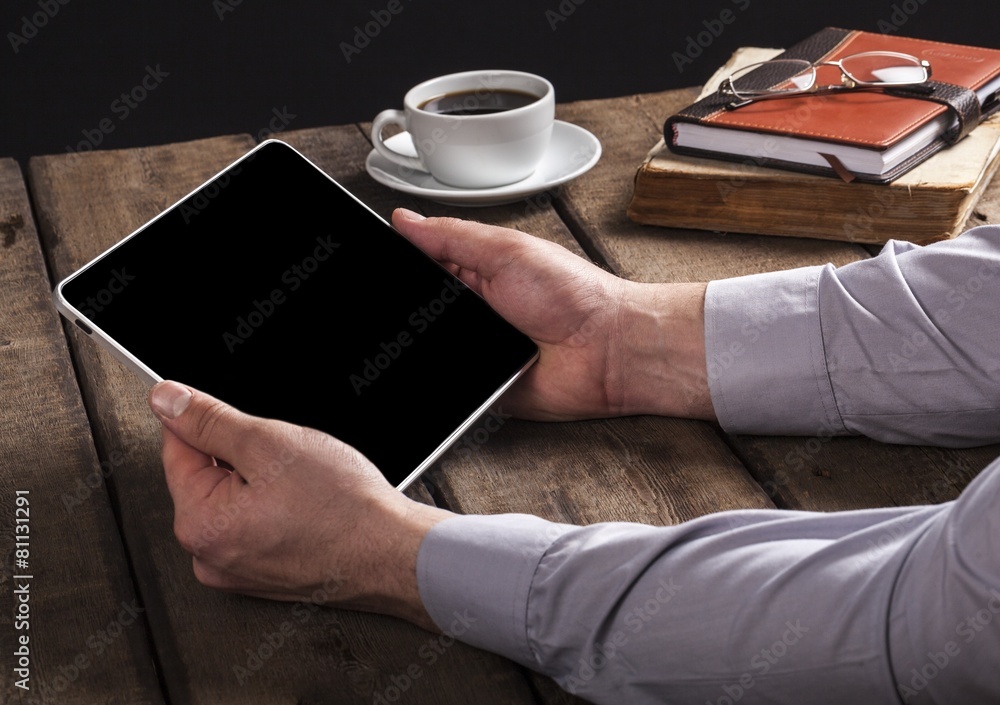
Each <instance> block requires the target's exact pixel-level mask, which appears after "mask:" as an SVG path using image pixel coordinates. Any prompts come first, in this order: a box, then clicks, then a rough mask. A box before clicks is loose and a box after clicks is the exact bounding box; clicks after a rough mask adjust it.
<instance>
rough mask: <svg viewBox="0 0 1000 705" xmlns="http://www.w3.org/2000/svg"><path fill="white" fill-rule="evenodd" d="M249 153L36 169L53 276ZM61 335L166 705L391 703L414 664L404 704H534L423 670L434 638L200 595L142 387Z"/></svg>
mask: <svg viewBox="0 0 1000 705" xmlns="http://www.w3.org/2000/svg"><path fill="white" fill-rule="evenodd" d="M252 146H253V142H252V140H251V138H250V137H249V136H233V137H220V138H215V139H210V140H200V141H197V142H189V143H184V144H173V145H167V146H163V147H153V148H147V149H135V150H126V151H108V152H91V153H87V154H67V155H59V156H53V157H41V158H35V159H33V160H32V161H31V163H30V176H31V183H32V187H33V191H34V196H35V203H36V207H37V210H38V213H39V219H40V225H41V228H42V231H43V237H44V241H45V243H46V245H47V249H48V253H49V261H50V265H51V268H52V270H53V272H54V274H55V276H56V277H58V278H62V277H64V276H66V275H67V274H69V273H70V272H72V271H74V270H75V269H76V268H77V267H79V266H80V265H82V264H84V263H85V262H86V261H88V260H89V259H90V258H91V257H93V256H94V255H96V254H98V253H99V252H100V251H102V250H103V249H105V248H106V247H108V246H109V245H111V244H113V243H114V242H116V241H117V240H118V239H120V238H121V237H123V236H125V235H127V234H128V233H129V232H131V231H132V230H133V229H134V228H136V227H138V226H139V225H141V224H142V223H143V222H145V221H146V220H147V219H149V218H150V217H152V216H154V215H155V214H156V213H158V212H160V211H161V210H162V209H163V208H165V207H166V206H168V205H170V204H171V203H173V202H174V201H176V200H177V199H178V198H180V197H181V196H183V195H184V194H185V193H187V192H188V191H190V190H191V189H192V188H194V187H196V186H197V185H198V184H200V183H202V182H203V181H204V180H205V179H207V178H209V177H210V176H211V175H212V174H213V173H215V172H217V171H218V170H220V169H222V168H223V167H225V166H226V165H227V164H229V163H230V162H232V161H233V160H234V159H235V158H237V157H238V156H240V155H241V154H243V153H244V152H246V151H247V150H248V149H249V148H250V147H252ZM68 330H69V335H70V339H71V344H72V347H73V350H74V353H75V355H76V359H77V363H78V367H79V369H80V376H81V380H82V383H83V389H84V392H85V398H86V402H87V407H88V410H89V412H90V417H91V418H92V419H93V420H94V427H95V436H96V438H97V441H98V446H99V450H100V451H101V453H102V455H103V454H107V453H108V452H113V451H114V450H116V449H125V450H124V451H123V452H124V453H125V456H126V458H127V463H126V464H125V466H124V467H123V468H122V471H121V472H118V473H116V474H115V475H114V476H113V477H112V478H111V482H110V485H111V490H112V496H113V498H114V500H115V501H116V503H117V505H118V508H119V512H120V515H121V522H122V526H123V529H124V532H125V536H126V538H127V545H128V549H129V553H130V555H131V558H132V561H133V564H134V567H135V573H136V579H137V581H138V583H139V585H140V589H141V591H142V594H143V596H144V598H146V605H147V610H148V616H149V622H150V624H151V627H152V632H153V640H154V644H155V647H156V653H157V656H158V658H159V663H160V666H161V669H162V679H163V682H164V683H165V685H166V687H167V691H168V696H169V700H170V701H171V702H177V703H297V702H330V701H331V700H334V701H336V702H338V703H370V702H372V701H373V699H374V698H375V697H376V696H378V695H380V696H382V697H387V696H392V695H393V694H394V693H397V692H398V689H399V683H400V682H403V681H402V680H401V679H402V678H403V677H405V676H406V674H407V671H408V669H409V668H410V667H411V666H412V665H414V664H415V665H416V666H417V667H419V668H420V674H421V675H420V677H419V678H418V679H416V680H413V681H412V683H411V684H410V685H409V686H408V688H407V690H406V693H405V695H406V702H414V703H424V702H426V703H443V702H456V703H457V702H471V701H473V700H478V699H480V698H484V700H483V701H484V702H495V703H500V702H533V699H532V696H531V691H530V688H529V687H528V685H527V683H526V681H524V679H523V677H520V675H519V674H518V673H514V674H513V676H516V678H515V677H509V676H510V673H509V671H508V672H506V673H499V674H498V673H497V670H496V668H495V667H493V665H492V664H485V665H484V664H483V663H482V662H481V661H480V660H479V659H478V658H469V657H468V651H467V650H464V649H463V648H460V647H449V648H447V649H445V650H444V653H443V654H440V655H438V656H437V658H436V659H435V660H434V662H433V663H430V662H429V661H428V660H427V658H426V654H427V653H429V652H428V651H427V649H428V645H429V644H431V642H432V641H433V640H434V639H435V638H436V637H433V636H432V635H430V634H428V633H427V632H424V631H422V630H420V629H418V628H416V627H413V626H411V625H409V624H406V623H403V622H401V621H398V620H394V619H390V618H387V617H381V616H376V615H367V614H361V613H355V612H348V611H342V610H334V609H318V608H317V609H313V608H314V607H316V605H314V604H311V603H306V604H303V603H299V604H297V605H296V604H289V603H278V602H270V601H266V600H256V599H251V598H246V597H242V596H237V595H229V594H224V593H220V592H217V591H214V590H210V589H208V588H204V587H202V586H200V585H199V584H198V583H197V582H196V581H195V579H194V577H193V574H192V572H191V566H190V558H189V557H188V556H187V555H186V554H185V553H184V552H183V551H182V550H181V549H180V547H179V546H178V545H177V543H176V541H175V540H174V538H173V532H172V523H173V509H172V506H171V502H170V498H169V495H168V492H167V489H166V485H165V482H164V479H163V472H162V468H161V464H160V459H159V429H158V427H157V426H158V425H157V423H156V421H155V419H154V418H153V417H152V415H151V414H150V413H149V412H148V410H147V408H146V401H145V396H146V389H145V388H144V386H143V384H142V383H141V382H139V381H138V380H137V379H136V378H135V377H133V376H132V375H131V374H130V373H129V372H127V371H126V370H125V369H124V368H123V367H122V366H120V365H119V364H118V363H117V362H116V361H115V360H114V359H113V358H112V357H111V356H110V355H107V354H105V353H104V352H103V350H102V349H101V348H99V347H98V346H96V345H94V344H93V343H92V342H91V341H88V340H84V339H83V336H82V335H77V331H76V330H75V328H73V327H72V326H70V327H69V328H68ZM275 635H278V636H275ZM275 643H280V645H279V646H274V644H275ZM421 649H423V651H422V650H421ZM239 669H245V670H243V671H240V670H239ZM459 674H461V677H459ZM394 689H396V690H394ZM483 693H486V694H487V695H483ZM397 697H399V696H398V695H397Z"/></svg>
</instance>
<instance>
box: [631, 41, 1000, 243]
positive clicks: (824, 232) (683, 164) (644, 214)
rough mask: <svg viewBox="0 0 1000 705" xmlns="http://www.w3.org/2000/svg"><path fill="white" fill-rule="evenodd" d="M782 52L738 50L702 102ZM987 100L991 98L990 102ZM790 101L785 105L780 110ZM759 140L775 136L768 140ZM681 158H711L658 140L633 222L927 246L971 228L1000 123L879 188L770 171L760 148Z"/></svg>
mask: <svg viewBox="0 0 1000 705" xmlns="http://www.w3.org/2000/svg"><path fill="white" fill-rule="evenodd" d="M894 39H898V38H894ZM937 53H939V54H940V53H948V52H944V51H938V52H937ZM951 53H954V52H951ZM780 54H782V52H781V50H776V49H760V48H744V49H740V50H738V51H737V52H736V53H735V54H734V55H733V57H732V58H731V59H730V60H729V62H727V63H726V65H725V66H723V67H722V68H720V69H719V71H718V72H716V74H715V75H714V76H713V77H712V78H711V79H710V80H709V81H708V83H706V84H705V87H704V89H703V91H702V93H701V96H700V97H699V102H700V101H702V100H707V101H711V100H715V98H714V97H713V96H717V94H718V87H719V85H720V84H721V83H722V82H723V80H724V79H726V78H727V77H729V76H730V75H732V74H733V73H734V72H735V71H738V70H739V69H741V68H742V67H746V66H750V65H752V64H756V63H758V62H761V61H767V60H769V59H773V58H774V57H776V56H778V55H780ZM786 55H787V53H786ZM933 63H934V62H932V65H933ZM938 63H940V62H938ZM992 80H995V77H994V79H991V80H987V81H983V83H984V84H985V85H986V88H988V89H989V90H990V91H995V87H993V86H992V82H991V81H992ZM844 97H845V96H840V95H838V96H821V97H820V96H808V97H796V98H781V99H776V100H770V101H766V103H767V105H766V106H765V107H766V110H767V111H772V112H773V111H775V110H779V109H786V108H791V109H794V108H795V103H798V104H799V105H801V104H802V101H817V100H819V101H829V100H841V99H843V98H844ZM873 99H874V94H868V97H867V98H862V101H864V100H873ZM883 99H884V98H883ZM989 100H990V96H989V95H987V96H986V101H985V102H988V101H989ZM792 101H795V103H792ZM782 103H785V105H784V106H781V107H779V106H780V104H782ZM698 105H699V103H695V106H698ZM929 105H931V106H932V107H934V106H933V104H929ZM695 106H692V107H695ZM984 107H985V106H984ZM740 109H742V108H740ZM942 110H944V108H943V106H942ZM684 112H685V111H682V112H681V114H682V115H683V114H684ZM694 112H697V111H694ZM733 112H734V113H736V112H739V110H735V111H733ZM761 113H762V114H763V113H764V111H761ZM800 114H802V113H801V112H800ZM945 114H947V113H945ZM676 118H677V116H672V117H671V118H670V120H668V122H667V131H666V135H665V136H666V137H668V138H669V137H676V130H673V126H674V125H675V124H676ZM934 119H936V120H937V122H938V124H940V125H942V126H943V128H944V129H947V128H948V127H949V124H948V123H947V122H945V121H943V120H942V119H941V117H940V116H934ZM699 127H700V126H699ZM713 127H714V126H713ZM726 127H727V126H725V125H723V126H722V129H720V130H717V131H716V133H715V134H714V135H713V136H712V137H711V139H709V140H707V141H706V142H705V144H704V145H703V147H704V146H708V147H712V146H713V145H716V144H724V145H727V147H728V146H729V145H731V144H733V140H729V139H725V138H728V135H729V132H727V131H726ZM804 129H805V130H808V129H809V128H808V126H806V127H805V128H804ZM733 132H734V134H736V137H737V141H739V140H744V141H745V139H744V138H746V137H747V136H752V135H753V133H751V132H748V131H746V130H745V129H742V130H739V132H738V133H736V132H735V131H733ZM757 136H760V137H763V138H764V139H767V138H768V137H769V135H767V134H766V133H764V134H761V135H757ZM768 145H769V147H770V146H771V145H773V142H769V143H768ZM673 146H674V148H675V149H676V148H677V147H676V145H673ZM681 151H688V152H690V151H698V152H699V153H701V154H710V155H711V157H713V158H706V157H702V156H692V155H691V154H681V153H677V152H676V151H672V150H671V149H670V146H668V145H667V143H666V141H665V140H660V142H659V143H658V144H657V145H656V146H655V147H654V148H653V149H652V150H651V151H650V152H649V154H648V155H647V157H646V159H645V161H644V162H643V163H642V165H641V166H640V167H639V169H638V172H637V174H636V178H635V188H634V191H633V196H632V200H631V202H630V203H629V206H628V215H629V217H630V218H631V219H632V220H634V221H636V222H639V223H644V224H649V225H660V226H668V227H675V228H693V229H702V230H713V231H726V232H745V233H756V234H769V235H785V236H798V237H814V238H823V239H831V240H845V241H851V242H859V243H872V244H881V243H884V242H885V241H887V240H889V239H897V240H909V241H911V242H915V243H920V244H924V243H929V242H934V241H936V240H941V239H946V238H949V237H953V236H955V235H957V234H958V233H960V232H962V230H964V229H965V227H966V225H965V224H966V222H967V220H968V218H969V215H970V214H971V212H972V210H973V209H974V207H975V205H976V203H977V201H978V200H979V198H980V196H981V195H982V193H983V191H984V190H985V188H986V186H987V185H988V184H989V182H990V179H991V178H992V177H993V175H994V173H995V172H996V170H997V168H998V166H1000V118H998V117H993V118H989V119H986V120H984V121H983V122H982V123H981V124H980V125H979V126H978V127H976V128H975V129H973V130H971V132H969V133H968V135H967V136H966V137H964V138H963V139H961V140H959V141H958V142H957V143H955V144H954V145H951V146H948V147H946V148H941V149H940V150H937V149H935V150H933V151H932V152H931V154H932V156H926V155H924V156H921V157H920V158H917V159H914V160H912V162H911V163H910V164H909V165H908V166H907V170H905V171H904V173H902V175H900V176H897V177H896V178H895V179H893V180H890V181H888V182H887V183H875V182H873V181H874V180H876V179H877V177H876V179H861V180H851V181H846V180H844V179H842V178H837V176H836V173H835V170H833V169H830V170H829V171H830V175H818V173H819V172H818V171H817V173H799V172H798V171H795V170H789V169H796V168H798V167H797V165H794V164H792V165H789V164H787V163H785V162H783V163H782V164H781V165H782V167H784V168H770V167H768V166H764V164H768V163H775V162H774V161H770V162H769V160H768V159H766V158H762V156H761V155H760V154H755V153H754V149H752V148H751V149H749V150H747V151H748V153H747V154H732V153H724V154H711V152H710V150H706V149H701V150H685V149H683V148H682V149H681ZM723 160H725V161H723ZM807 170H814V171H816V168H815V167H808V168H807Z"/></svg>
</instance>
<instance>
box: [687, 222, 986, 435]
mask: <svg viewBox="0 0 1000 705" xmlns="http://www.w3.org/2000/svg"><path fill="white" fill-rule="evenodd" d="M998 302H1000V226H983V227H979V228H974V229H973V230H970V231H968V232H966V233H964V234H963V235H961V236H959V237H957V238H955V239H954V240H949V241H945V242H940V243H935V244H933V245H928V246H926V247H919V246H916V245H913V244H910V243H904V242H897V241H890V242H889V243H888V244H886V246H885V247H884V248H883V249H882V251H881V253H880V254H879V255H878V256H877V257H874V258H871V259H868V260H863V261H860V262H855V263H852V264H849V265H845V266H843V267H840V268H835V267H833V266H832V265H826V266H823V267H807V268H802V269H796V270H790V271H786V272H775V273H769V274H758V275H751V276H747V277H738V278H734V279H727V280H722V281H715V282H712V283H710V284H709V287H708V291H707V294H706V302H705V345H706V359H707V364H708V376H709V388H710V392H711V395H712V402H713V404H714V405H715V410H716V414H717V415H718V418H719V422H720V423H721V425H722V427H723V428H724V429H726V430H727V431H729V432H734V433H762V434H793V435H823V434H826V435H832V434H845V433H852V434H862V435H866V436H870V437H872V438H876V439H878V440H882V441H886V442H891V443H918V444H925V443H926V444H935V445H945V446H959V447H960V446H972V445H981V444H985V443H991V442H995V441H997V440H1000V306H998Z"/></svg>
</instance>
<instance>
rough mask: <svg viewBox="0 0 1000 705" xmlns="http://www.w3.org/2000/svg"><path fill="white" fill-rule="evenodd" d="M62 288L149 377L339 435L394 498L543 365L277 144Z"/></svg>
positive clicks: (431, 265) (438, 272)
mask: <svg viewBox="0 0 1000 705" xmlns="http://www.w3.org/2000/svg"><path fill="white" fill-rule="evenodd" d="M62 291H63V295H64V297H65V298H66V300H67V301H68V302H69V303H70V304H71V305H73V306H75V307H76V308H77V309H78V310H79V311H80V312H81V313H83V314H84V316H86V317H87V318H88V319H89V320H90V321H92V322H93V323H94V324H95V325H96V326H98V327H100V328H101V329H102V330H103V331H104V332H105V333H106V334H107V335H108V336H110V337H111V338H113V339H114V340H115V341H117V343H118V344H119V345H120V346H121V347H123V348H124V349H125V350H127V351H128V352H129V353H130V354H131V355H132V356H134V357H135V358H137V359H138V360H140V361H142V362H143V363H144V364H145V365H146V366H147V367H149V368H150V369H151V370H153V371H154V372H155V373H156V374H157V375H159V376H160V377H162V378H164V379H174V380H177V381H180V382H183V383H186V384H189V385H191V386H194V387H196V388H199V389H202V390H204V391H206V392H209V393H210V394H213V395H214V396H217V397H219V398H220V399H223V400H225V401H227V402H228V403H230V404H233V405H234V406H236V407H237V408H240V409H242V410H243V411H246V412H248V413H251V414H256V415H260V416H266V417H272V418H279V419H283V420H286V421H291V422H293V423H297V424H301V425H305V426H310V427H313V428H317V429H320V430H323V431H326V432H328V433H330V434H332V435H334V436H337V437H338V438H340V439H342V440H344V441H346V442H347V443H349V444H351V445H353V446H355V447H356V448H358V449H359V450H361V452H363V453H364V454H365V455H366V456H367V457H368V458H369V459H370V460H372V462H374V463H375V464H376V465H377V466H378V467H379V468H380V469H381V470H382V472H383V473H385V475H386V477H387V479H388V480H389V481H390V482H391V483H392V484H394V485H399V483H401V482H402V481H403V480H405V479H406V478H407V477H408V476H409V475H410V474H411V473H412V472H413V471H414V470H415V469H416V468H417V467H418V466H419V465H420V464H421V463H423V462H424V461H425V460H426V459H427V458H428V457H429V456H430V455H431V454H432V453H434V451H435V450H436V449H437V448H438V447H439V446H440V445H441V444H442V443H443V442H445V441H446V440H447V439H448V438H449V436H451V435H452V434H453V433H454V432H455V430H456V429H457V428H459V426H460V425H461V424H462V423H463V422H465V421H466V420H467V419H469V418H470V416H472V415H473V414H474V413H475V412H476V410H477V409H479V407H480V406H481V405H482V404H484V403H485V402H486V401H487V400H488V399H489V398H490V397H491V396H492V395H493V394H494V393H495V392H496V391H497V390H498V389H499V388H500V387H501V386H502V385H504V384H505V383H506V382H507V381H508V380H510V379H511V378H512V377H513V376H514V375H516V374H517V373H518V371H519V370H521V369H522V368H523V367H524V366H525V365H526V364H527V363H528V362H529V361H530V360H531V358H532V357H533V356H534V355H535V353H536V348H535V345H534V343H533V342H532V341H531V340H530V339H529V338H527V337H526V336H524V335H522V334H521V333H519V332H518V331H517V330H515V329H514V328H513V327H511V326H510V325H508V324H507V323H506V322H505V321H504V320H503V319H501V318H500V317H499V316H498V315H497V314H496V313H494V312H493V311H492V310H491V309H490V308H489V307H488V306H487V305H486V304H485V302H484V301H483V300H482V299H480V298H479V297H478V296H477V295H475V294H474V293H473V292H472V291H470V290H468V289H465V288H464V286H463V285H462V284H461V282H459V281H458V280H457V279H456V278H454V277H453V276H452V275H450V274H449V273H448V272H446V271H445V270H444V269H443V268H441V267H440V266H439V265H437V263H435V262H433V261H432V260H431V259H430V258H428V257H426V256H425V255H424V254H423V253H422V252H420V251H419V250H417V249H416V248H415V247H414V246H412V245H411V244H410V243H408V242H407V241H406V240H405V239H404V238H403V237H402V236H400V235H399V234H397V233H396V232H395V231H394V230H392V229H391V228H390V227H388V226H387V225H385V224H384V223H383V222H382V221H381V220H379V219H377V218H376V217H375V216H374V215H373V214H372V213H371V212H370V211H368V210H367V208H365V207H364V206H363V205H361V204H360V203H358V202H357V201H356V200H355V199H354V198H353V197H351V196H350V195H349V194H348V193H346V192H345V191H344V190H343V189H342V188H340V187H339V186H338V185H337V184H335V183H334V182H332V181H331V180H330V179H328V178H327V177H326V176H325V175H323V174H322V173H321V172H319V171H318V170H317V169H316V167H314V166H313V165H312V164H310V163H309V162H308V161H306V160H305V159H304V158H303V157H301V156H300V155H299V154H298V153H296V152H295V151H294V150H292V149H291V148H289V147H288V146H287V145H284V144H281V143H269V144H265V145H264V146H262V147H261V148H259V149H257V150H256V151H254V152H253V153H251V154H250V155H249V156H248V157H246V158H244V159H243V160H241V161H240V162H238V163H237V164H236V165H235V166H234V167H232V168H231V169H230V170H228V171H227V172H225V173H224V174H223V175H221V177H219V178H217V179H215V180H213V182H211V183H210V184H208V185H207V186H205V187H203V188H201V189H199V191H197V192H196V193H194V194H192V195H191V196H189V197H188V198H186V199H185V200H184V201H182V202H181V203H179V204H178V205H177V206H175V207H173V208H172V209H171V210H169V211H167V212H166V213H165V214H163V215H162V216H161V217H160V218H158V219H157V220H154V221H153V222H151V223H150V224H148V225H147V226H145V228H143V229H142V230H140V231H139V232H138V233H136V234H135V235H134V236H133V237H131V238H129V239H127V240H126V241H125V242H123V243H122V244H120V245H119V246H118V247H116V248H115V249H112V250H111V251H109V252H108V253H106V254H105V255H104V256H103V257H102V258H100V259H99V260H98V261H97V262H95V263H93V264H92V265H91V266H89V267H88V268H86V269H84V270H83V271H81V272H80V273H78V274H77V275H76V276H75V277H74V278H72V279H70V280H69V281H67V282H66V283H65V284H64V285H63V289H62Z"/></svg>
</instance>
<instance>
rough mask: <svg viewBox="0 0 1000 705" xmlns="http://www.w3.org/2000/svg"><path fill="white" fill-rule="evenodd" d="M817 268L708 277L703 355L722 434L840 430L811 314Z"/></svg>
mask: <svg viewBox="0 0 1000 705" xmlns="http://www.w3.org/2000/svg"><path fill="white" fill-rule="evenodd" d="M824 267H831V265H824V266H817V267H803V268H800V269H792V270H789V271H784V272H771V273H767V274H753V275H750V276H746V277H737V278H734V279H724V280H720V281H713V282H710V283H709V285H708V290H707V292H706V296H705V357H706V362H707V364H708V384H709V391H710V393H711V395H712V404H713V405H714V407H715V413H716V416H717V417H718V419H719V423H720V424H721V425H722V428H723V429H724V430H725V431H727V432H729V433H760V434H777V433H781V434H789V435H809V436H830V435H836V434H843V433H847V429H846V428H845V426H844V423H843V420H842V419H841V417H840V413H839V411H838V410H837V404H836V400H835V398H834V394H833V387H832V385H831V383H830V376H829V373H828V371H827V365H826V354H825V350H824V346H823V333H822V327H821V324H820V312H819V279H820V275H821V274H822V272H823V269H824Z"/></svg>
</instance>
